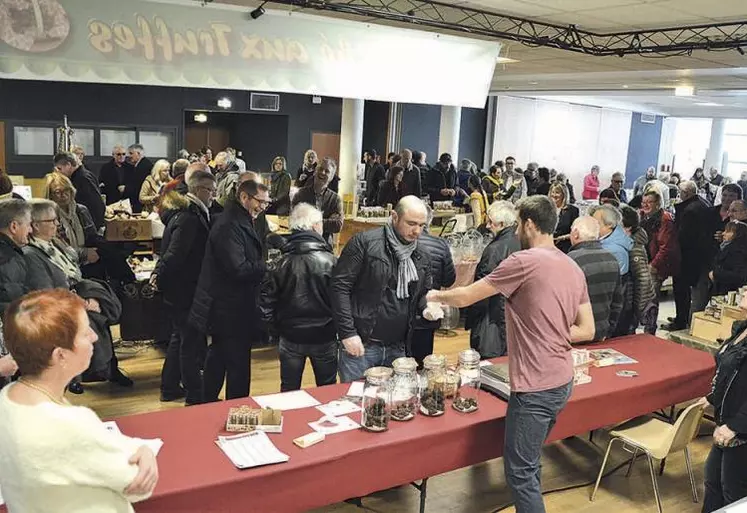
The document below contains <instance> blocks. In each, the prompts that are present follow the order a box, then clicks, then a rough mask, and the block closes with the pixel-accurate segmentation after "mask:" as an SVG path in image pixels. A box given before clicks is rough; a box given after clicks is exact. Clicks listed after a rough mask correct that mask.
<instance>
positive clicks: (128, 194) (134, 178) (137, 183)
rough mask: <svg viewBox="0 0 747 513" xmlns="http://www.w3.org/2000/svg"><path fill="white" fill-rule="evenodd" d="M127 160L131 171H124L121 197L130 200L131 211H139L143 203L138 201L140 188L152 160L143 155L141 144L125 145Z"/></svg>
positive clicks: (151, 165) (151, 164)
mask: <svg viewBox="0 0 747 513" xmlns="http://www.w3.org/2000/svg"><path fill="white" fill-rule="evenodd" d="M127 161H128V162H129V164H130V165H131V166H132V171H133V172H132V173H125V184H124V185H125V190H124V192H123V193H122V194H123V199H125V198H126V199H129V200H130V204H131V205H132V211H133V212H140V211H142V210H143V205H142V204H141V203H140V188H141V187H142V186H143V182H144V181H145V178H146V177H147V176H148V175H149V174H150V172H151V170H152V169H153V162H151V161H150V159H149V158H148V157H146V156H145V149H144V148H143V145H142V144H131V145H130V146H128V147H127Z"/></svg>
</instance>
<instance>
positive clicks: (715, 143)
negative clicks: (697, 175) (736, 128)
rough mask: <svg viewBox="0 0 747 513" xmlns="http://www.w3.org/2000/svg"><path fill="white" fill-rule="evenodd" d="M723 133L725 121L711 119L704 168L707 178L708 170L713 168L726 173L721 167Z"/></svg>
mask: <svg viewBox="0 0 747 513" xmlns="http://www.w3.org/2000/svg"><path fill="white" fill-rule="evenodd" d="M725 132H726V120H725V119H723V118H713V123H711V142H710V143H709V144H708V150H707V151H706V158H705V166H704V167H705V172H706V176H708V170H709V169H710V168H711V167H715V168H716V169H718V170H719V171H720V172H722V173H725V172H726V170H725V169H724V168H723V167H722V165H723V156H724V133H725Z"/></svg>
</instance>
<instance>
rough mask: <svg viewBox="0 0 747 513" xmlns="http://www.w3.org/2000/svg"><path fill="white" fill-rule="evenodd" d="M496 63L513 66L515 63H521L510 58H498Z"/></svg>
mask: <svg viewBox="0 0 747 513" xmlns="http://www.w3.org/2000/svg"><path fill="white" fill-rule="evenodd" d="M495 62H497V63H498V64H513V63H514V62H519V61H518V60H517V59H511V58H509V57H498V58H497V59H496V60H495Z"/></svg>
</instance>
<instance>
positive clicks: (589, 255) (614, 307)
mask: <svg viewBox="0 0 747 513" xmlns="http://www.w3.org/2000/svg"><path fill="white" fill-rule="evenodd" d="M599 233H600V225H599V221H597V220H596V219H595V218H593V217H591V216H582V217H579V218H578V219H576V220H575V221H574V222H573V225H572V226H571V250H570V251H569V252H568V256H569V257H570V258H571V259H572V260H573V261H574V262H576V263H577V264H578V266H579V267H580V268H581V270H582V271H583V272H584V276H585V277H586V286H587V288H588V289H589V299H590V300H591V311H592V312H593V314H594V341H595V342H598V341H602V340H604V339H605V338H608V337H609V336H610V335H611V334H612V333H613V332H614V330H615V327H616V326H617V320H618V318H619V317H620V312H621V311H622V308H623V294H622V286H621V283H620V266H619V265H618V263H617V259H616V258H615V255H613V254H612V253H611V252H610V251H608V250H606V249H604V248H603V247H602V243H601V242H599Z"/></svg>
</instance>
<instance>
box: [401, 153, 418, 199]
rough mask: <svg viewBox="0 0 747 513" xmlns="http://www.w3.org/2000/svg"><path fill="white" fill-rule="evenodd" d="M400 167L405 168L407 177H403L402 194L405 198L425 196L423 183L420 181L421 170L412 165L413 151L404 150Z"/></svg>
mask: <svg viewBox="0 0 747 513" xmlns="http://www.w3.org/2000/svg"><path fill="white" fill-rule="evenodd" d="M400 156H401V157H402V160H400V164H399V165H400V166H402V168H404V170H405V175H404V176H403V177H402V194H403V195H405V196H410V195H412V196H416V197H418V198H420V197H422V196H423V182H422V180H421V179H420V168H418V167H417V166H415V165H414V164H413V163H412V151H410V150H402V153H400Z"/></svg>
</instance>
